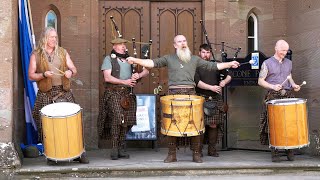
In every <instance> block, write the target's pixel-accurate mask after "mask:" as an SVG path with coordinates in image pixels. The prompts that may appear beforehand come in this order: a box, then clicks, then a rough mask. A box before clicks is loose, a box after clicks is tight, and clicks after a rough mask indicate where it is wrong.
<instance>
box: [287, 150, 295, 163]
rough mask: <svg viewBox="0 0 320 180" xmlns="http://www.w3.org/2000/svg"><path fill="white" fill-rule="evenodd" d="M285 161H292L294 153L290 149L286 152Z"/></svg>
mask: <svg viewBox="0 0 320 180" xmlns="http://www.w3.org/2000/svg"><path fill="white" fill-rule="evenodd" d="M287 159H288V161H294V152H293V150H292V149H288V150H287Z"/></svg>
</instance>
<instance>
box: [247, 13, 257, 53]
mask: <svg viewBox="0 0 320 180" xmlns="http://www.w3.org/2000/svg"><path fill="white" fill-rule="evenodd" d="M247 49H248V53H251V52H253V51H257V50H258V19H257V16H256V15H255V14H253V13H252V14H250V16H249V18H248V48H247Z"/></svg>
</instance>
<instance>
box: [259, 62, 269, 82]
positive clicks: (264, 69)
mask: <svg viewBox="0 0 320 180" xmlns="http://www.w3.org/2000/svg"><path fill="white" fill-rule="evenodd" d="M267 75H268V68H267V66H266V64H265V63H262V66H261V70H260V73H259V78H262V79H265V78H266V77H267Z"/></svg>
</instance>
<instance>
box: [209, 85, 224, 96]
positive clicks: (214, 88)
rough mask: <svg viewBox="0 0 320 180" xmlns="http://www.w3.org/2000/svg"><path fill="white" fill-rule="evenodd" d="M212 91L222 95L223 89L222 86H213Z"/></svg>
mask: <svg viewBox="0 0 320 180" xmlns="http://www.w3.org/2000/svg"><path fill="white" fill-rule="evenodd" d="M210 90H211V91H213V92H215V93H218V94H220V93H221V87H220V86H216V85H214V86H211V88H210Z"/></svg>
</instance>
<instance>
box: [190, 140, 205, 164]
mask: <svg viewBox="0 0 320 180" xmlns="http://www.w3.org/2000/svg"><path fill="white" fill-rule="evenodd" d="M200 139H201V137H200V136H194V137H191V146H193V148H192V149H193V155H192V161H193V162H196V163H202V162H203V161H202V159H201V152H202V150H201V143H200Z"/></svg>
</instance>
